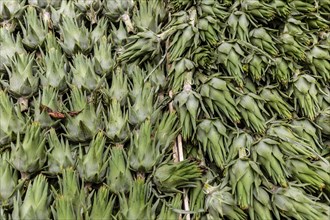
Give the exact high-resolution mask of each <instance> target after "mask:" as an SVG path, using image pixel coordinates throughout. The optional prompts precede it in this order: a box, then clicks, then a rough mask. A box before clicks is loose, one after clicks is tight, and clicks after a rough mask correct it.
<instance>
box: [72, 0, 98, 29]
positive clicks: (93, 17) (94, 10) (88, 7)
mask: <svg viewBox="0 0 330 220" xmlns="http://www.w3.org/2000/svg"><path fill="white" fill-rule="evenodd" d="M75 6H76V7H77V8H78V9H79V10H80V11H81V12H82V13H84V14H85V15H86V17H87V19H88V20H89V21H90V22H91V23H92V24H95V23H97V22H98V20H97V17H98V13H99V12H100V11H101V6H102V2H101V0H78V1H77V2H75Z"/></svg>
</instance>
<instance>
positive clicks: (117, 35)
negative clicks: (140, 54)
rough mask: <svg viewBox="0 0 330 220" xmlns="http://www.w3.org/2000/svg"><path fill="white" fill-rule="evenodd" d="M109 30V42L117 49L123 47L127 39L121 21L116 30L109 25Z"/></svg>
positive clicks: (112, 25)
mask: <svg viewBox="0 0 330 220" xmlns="http://www.w3.org/2000/svg"><path fill="white" fill-rule="evenodd" d="M111 30H112V31H111V33H110V37H111V42H112V43H113V44H114V45H115V46H117V47H121V46H123V45H125V42H126V40H127V38H128V36H127V35H128V33H127V31H126V29H125V28H124V25H123V22H122V21H120V22H119V27H118V28H117V27H116V26H115V25H114V24H112V23H111Z"/></svg>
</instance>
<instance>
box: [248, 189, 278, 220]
mask: <svg viewBox="0 0 330 220" xmlns="http://www.w3.org/2000/svg"><path fill="white" fill-rule="evenodd" d="M270 204H271V201H270V196H269V194H268V192H267V191H266V190H264V189H263V188H262V187H258V188H257V189H255V190H254V192H253V207H251V208H250V209H249V214H250V217H251V219H272V218H273V216H272V213H271V211H272V207H271V205H270Z"/></svg>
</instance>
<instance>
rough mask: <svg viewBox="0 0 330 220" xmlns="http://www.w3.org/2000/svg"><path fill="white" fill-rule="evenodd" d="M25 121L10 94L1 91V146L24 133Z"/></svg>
mask: <svg viewBox="0 0 330 220" xmlns="http://www.w3.org/2000/svg"><path fill="white" fill-rule="evenodd" d="M25 124H26V122H25V119H24V117H23V115H22V114H21V111H20V110H19V109H18V108H16V107H14V105H13V103H12V102H11V100H10V99H9V97H8V94H7V93H6V92H4V91H3V90H0V146H3V145H6V144H8V143H10V141H11V140H12V139H13V138H15V137H16V135H17V134H18V133H20V134H22V133H24V129H25Z"/></svg>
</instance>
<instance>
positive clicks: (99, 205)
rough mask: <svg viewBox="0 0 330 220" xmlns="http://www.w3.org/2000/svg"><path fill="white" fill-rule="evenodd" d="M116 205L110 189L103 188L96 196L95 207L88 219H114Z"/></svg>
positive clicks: (94, 199) (93, 206)
mask: <svg viewBox="0 0 330 220" xmlns="http://www.w3.org/2000/svg"><path fill="white" fill-rule="evenodd" d="M114 204H115V197H114V196H113V195H111V193H110V190H109V189H108V187H106V186H101V187H100V188H99V189H98V191H97V193H95V194H94V198H93V205H92V208H91V211H90V213H89V214H88V216H86V219H87V220H92V219H102V220H107V219H111V218H112V217H113V215H112V209H113V206H114Z"/></svg>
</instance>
